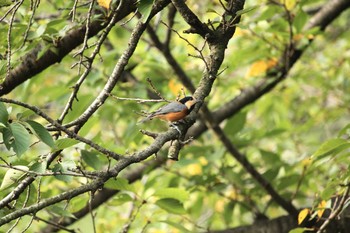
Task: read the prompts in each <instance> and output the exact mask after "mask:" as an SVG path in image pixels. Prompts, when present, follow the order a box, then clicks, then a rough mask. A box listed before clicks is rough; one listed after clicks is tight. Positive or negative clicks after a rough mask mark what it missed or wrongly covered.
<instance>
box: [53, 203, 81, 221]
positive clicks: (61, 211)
mask: <svg viewBox="0 0 350 233" xmlns="http://www.w3.org/2000/svg"><path fill="white" fill-rule="evenodd" d="M48 210H49V211H50V212H51V213H52V214H54V215H56V216H59V217H68V218H74V219H76V217H75V216H74V215H73V214H72V213H70V212H69V211H68V210H67V209H65V208H62V207H59V206H56V205H54V206H50V207H49V208H48Z"/></svg>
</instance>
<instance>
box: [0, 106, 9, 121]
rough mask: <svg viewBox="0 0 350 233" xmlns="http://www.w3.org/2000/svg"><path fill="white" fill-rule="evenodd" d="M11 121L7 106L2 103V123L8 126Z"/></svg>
mask: <svg viewBox="0 0 350 233" xmlns="http://www.w3.org/2000/svg"><path fill="white" fill-rule="evenodd" d="M8 119H9V113H8V112H7V109H6V106H5V104H4V103H3V102H0V123H3V124H7V121H8Z"/></svg>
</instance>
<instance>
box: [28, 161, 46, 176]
mask: <svg viewBox="0 0 350 233" xmlns="http://www.w3.org/2000/svg"><path fill="white" fill-rule="evenodd" d="M46 166H47V163H46V161H44V162H35V163H34V164H33V165H32V166H31V167H30V170H31V171H33V172H38V173H44V172H45V171H46Z"/></svg>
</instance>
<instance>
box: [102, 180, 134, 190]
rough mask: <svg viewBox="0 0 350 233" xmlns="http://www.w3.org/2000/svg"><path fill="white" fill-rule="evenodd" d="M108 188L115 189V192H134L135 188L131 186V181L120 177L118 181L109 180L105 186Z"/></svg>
mask: <svg viewBox="0 0 350 233" xmlns="http://www.w3.org/2000/svg"><path fill="white" fill-rule="evenodd" d="M104 186H105V187H106V188H110V189H115V190H121V191H122V190H124V191H131V192H134V191H135V190H134V188H133V186H131V185H130V184H129V181H128V180H127V179H125V178H121V177H118V178H116V179H109V180H108V181H107V182H106V183H105V185H104Z"/></svg>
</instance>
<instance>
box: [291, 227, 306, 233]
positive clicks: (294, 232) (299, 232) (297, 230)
mask: <svg viewBox="0 0 350 233" xmlns="http://www.w3.org/2000/svg"><path fill="white" fill-rule="evenodd" d="M305 230H307V228H304V227H298V228H294V229H293V230H290V231H289V233H304V232H305Z"/></svg>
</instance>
